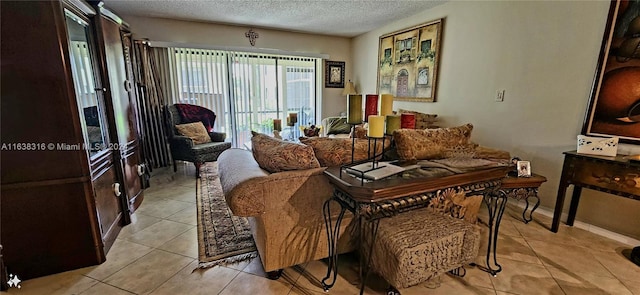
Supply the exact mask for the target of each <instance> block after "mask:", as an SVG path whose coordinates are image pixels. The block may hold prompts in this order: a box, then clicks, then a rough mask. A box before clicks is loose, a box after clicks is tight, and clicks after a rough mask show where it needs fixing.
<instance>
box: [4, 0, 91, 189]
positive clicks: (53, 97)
mask: <svg viewBox="0 0 640 295" xmlns="http://www.w3.org/2000/svg"><path fill="white" fill-rule="evenodd" d="M0 5H1V6H0V10H1V13H2V17H1V18H0V21H1V25H0V26H1V35H2V42H0V43H1V52H2V62H1V69H2V72H1V74H0V75H1V76H2V79H1V83H2V86H1V89H2V90H1V93H2V95H1V96H2V107H1V115H0V116H1V124H0V125H1V129H0V132H1V133H2V143H3V144H12V143H38V144H40V143H44V144H45V147H44V150H38V151H13V150H7V149H5V150H3V151H2V152H1V157H2V172H1V173H2V176H1V178H2V183H17V182H26V181H39V180H48V179H52V178H73V177H80V176H84V175H88V174H89V172H88V167H87V165H86V163H87V155H86V152H85V151H84V150H79V151H78V150H70V151H69V150H60V149H58V146H57V144H59V143H60V144H70V145H75V144H81V143H82V133H81V128H80V125H79V113H78V110H77V107H76V104H75V98H74V95H73V93H74V92H73V84H71V81H72V80H71V71H70V69H69V68H68V67H69V58H68V54H67V51H68V45H67V43H68V42H67V41H66V40H67V38H66V32H65V28H64V25H53V24H55V23H57V24H64V15H63V12H62V7H61V5H60V3H59V2H57V1H56V2H48V1H0ZM48 144H54V148H53V149H50V148H49V146H48ZM49 167H56V169H55V171H53V172H52V170H51V169H49ZM52 173H53V174H55V177H52V175H51V174H52Z"/></svg>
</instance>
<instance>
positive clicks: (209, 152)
mask: <svg viewBox="0 0 640 295" xmlns="http://www.w3.org/2000/svg"><path fill="white" fill-rule="evenodd" d="M182 106H184V107H186V108H188V110H189V111H190V112H189V115H190V118H187V119H185V118H183V117H184V115H183V114H182V113H181V111H180V110H179V109H178V106H177V105H175V104H174V105H169V106H167V107H166V114H167V123H168V124H167V125H168V126H167V129H168V131H169V132H167V134H168V137H169V138H168V139H169V148H170V150H171V158H172V159H173V171H174V172H175V171H177V166H176V161H178V160H181V161H187V162H191V163H193V164H194V165H195V166H196V177H200V166H201V165H202V163H205V162H213V161H216V160H218V156H219V155H220V154H221V153H222V152H223V151H225V150H227V149H229V148H231V143H230V142H225V139H226V134H225V133H221V132H215V131H212V129H213V123H214V122H215V118H216V116H215V113H213V112H212V111H211V110H209V109H207V108H203V107H200V106H196V105H182ZM197 117H200V118H202V119H201V120H202V121H203V124H204V125H205V126H207V127H208V128H207V131H208V132H209V137H211V142H207V143H201V144H194V143H193V140H192V139H191V138H189V137H186V136H183V135H181V134H180V133H179V132H178V130H176V127H175V126H176V125H179V124H185V123H191V122H194V120H193V118H197ZM196 121H199V120H196Z"/></svg>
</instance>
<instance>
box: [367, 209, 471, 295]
mask: <svg viewBox="0 0 640 295" xmlns="http://www.w3.org/2000/svg"><path fill="white" fill-rule="evenodd" d="M364 232H365V237H364V241H363V242H364V243H365V245H366V246H365V247H363V248H364V249H366V251H368V250H369V245H371V243H370V242H371V236H370V235H371V231H370V230H365V231H364ZM479 248H480V230H479V228H477V227H476V226H475V225H473V224H470V223H469V222H466V221H464V220H461V219H457V218H453V217H450V216H448V215H442V214H438V213H434V212H433V211H432V210H431V209H428V208H423V209H418V210H413V211H409V212H405V213H401V214H398V215H397V216H394V217H391V218H383V219H381V220H380V224H379V227H378V235H377V237H376V243H375V245H374V246H373V257H371V267H372V270H373V271H375V272H377V273H378V274H380V275H381V276H382V277H383V278H385V279H386V280H387V282H388V283H389V284H391V286H393V287H395V288H400V289H401V288H407V287H410V286H414V285H417V284H420V283H422V282H425V281H427V280H429V279H431V278H433V277H436V276H439V275H441V274H443V273H445V272H448V271H451V270H455V269H457V268H458V267H461V266H464V265H465V264H470V263H471V262H473V261H474V259H475V257H476V256H477V255H478V250H479Z"/></svg>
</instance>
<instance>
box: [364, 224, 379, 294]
mask: <svg viewBox="0 0 640 295" xmlns="http://www.w3.org/2000/svg"><path fill="white" fill-rule="evenodd" d="M364 219H365V218H364V217H362V216H360V217H359V223H360V224H359V225H360V237H364V231H365V230H367V229H365V228H364V226H363V225H364V223H365V222H366V221H365V220H364ZM366 223H368V224H369V226H370V228H369V230H371V244H370V245H369V252H367V254H368V255H367V257H366V261H367V263H366V265H365V263H364V261H365V259H364V251H363V249H364V248H363V247H366V246H367V245H364V244H363V245H361V246H360V252H361V254H360V259H359V263H360V295H362V294H364V285H365V283H366V282H367V277H368V276H369V270H371V257H373V245H375V243H376V238H377V236H378V226H379V225H380V219H374V220H370V221H369V222H366ZM361 239H362V238H361Z"/></svg>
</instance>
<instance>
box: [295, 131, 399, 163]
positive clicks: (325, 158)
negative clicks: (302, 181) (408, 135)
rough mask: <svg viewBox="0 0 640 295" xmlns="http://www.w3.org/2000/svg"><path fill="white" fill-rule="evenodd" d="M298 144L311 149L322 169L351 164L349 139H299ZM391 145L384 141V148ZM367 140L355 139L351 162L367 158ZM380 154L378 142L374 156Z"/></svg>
mask: <svg viewBox="0 0 640 295" xmlns="http://www.w3.org/2000/svg"><path fill="white" fill-rule="evenodd" d="M300 142H302V143H303V144H306V145H308V146H310V147H312V148H313V151H314V153H315V155H316V158H317V159H318V161H319V162H320V165H321V166H322V167H331V166H340V165H344V164H348V163H351V142H352V139H351V138H329V137H313V138H301V139H300ZM390 144H391V141H390V140H385V144H384V145H385V148H386V147H389V145H390ZM368 145H369V140H368V139H360V138H357V139H355V144H354V152H353V160H354V161H361V160H365V159H367V157H368V151H369V146H368ZM373 146H374V141H373V140H372V141H371V151H373ZM381 152H382V142H381V141H380V140H378V142H377V145H376V154H380V153H381Z"/></svg>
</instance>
